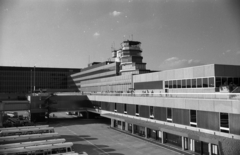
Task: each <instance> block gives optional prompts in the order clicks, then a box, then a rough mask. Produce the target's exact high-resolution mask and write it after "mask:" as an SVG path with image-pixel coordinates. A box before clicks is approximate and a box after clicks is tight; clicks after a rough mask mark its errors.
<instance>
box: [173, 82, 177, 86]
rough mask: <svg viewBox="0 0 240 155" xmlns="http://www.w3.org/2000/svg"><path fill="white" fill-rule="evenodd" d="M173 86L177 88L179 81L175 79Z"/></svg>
mask: <svg viewBox="0 0 240 155" xmlns="http://www.w3.org/2000/svg"><path fill="white" fill-rule="evenodd" d="M173 88H177V81H176V80H173Z"/></svg>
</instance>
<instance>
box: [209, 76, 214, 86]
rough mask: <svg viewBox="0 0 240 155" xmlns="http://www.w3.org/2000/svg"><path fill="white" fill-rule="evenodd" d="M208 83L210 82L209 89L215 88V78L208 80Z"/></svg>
mask: <svg viewBox="0 0 240 155" xmlns="http://www.w3.org/2000/svg"><path fill="white" fill-rule="evenodd" d="M208 82H209V85H208V86H209V87H214V78H213V77H211V78H208Z"/></svg>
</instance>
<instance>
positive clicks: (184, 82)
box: [182, 80, 187, 88]
mask: <svg viewBox="0 0 240 155" xmlns="http://www.w3.org/2000/svg"><path fill="white" fill-rule="evenodd" d="M186 87H187V85H186V80H182V88H186Z"/></svg>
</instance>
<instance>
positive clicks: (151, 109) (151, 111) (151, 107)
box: [149, 106, 154, 118]
mask: <svg viewBox="0 0 240 155" xmlns="http://www.w3.org/2000/svg"><path fill="white" fill-rule="evenodd" d="M149 114H150V118H154V115H153V106H150V107H149Z"/></svg>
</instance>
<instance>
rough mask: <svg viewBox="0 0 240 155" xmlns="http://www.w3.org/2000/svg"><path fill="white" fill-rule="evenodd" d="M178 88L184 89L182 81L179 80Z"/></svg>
mask: <svg viewBox="0 0 240 155" xmlns="http://www.w3.org/2000/svg"><path fill="white" fill-rule="evenodd" d="M177 87H178V88H182V81H181V80H177Z"/></svg>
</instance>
